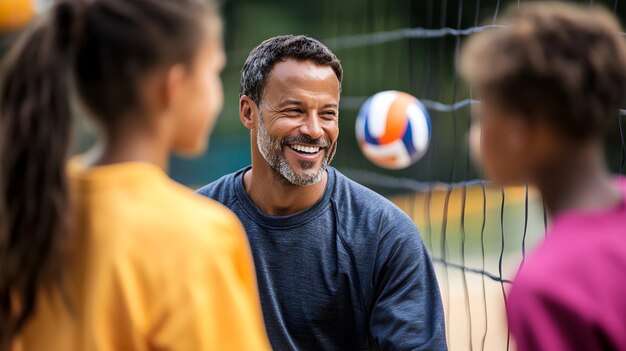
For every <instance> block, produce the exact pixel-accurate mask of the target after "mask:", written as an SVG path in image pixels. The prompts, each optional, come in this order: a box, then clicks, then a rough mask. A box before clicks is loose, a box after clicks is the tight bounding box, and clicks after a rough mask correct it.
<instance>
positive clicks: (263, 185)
mask: <svg viewBox="0 0 626 351" xmlns="http://www.w3.org/2000/svg"><path fill="white" fill-rule="evenodd" d="M264 166H266V168H268V169H263V170H261V169H259V168H261V167H264ZM257 167H258V168H257ZM243 181H244V187H245V189H246V192H247V193H248V196H249V197H250V199H251V200H252V202H253V203H254V204H255V205H256V207H257V208H259V209H260V210H261V212H263V213H265V214H267V215H270V216H289V215H292V214H295V213H298V212H301V211H304V210H306V209H307V208H309V207H311V206H313V205H314V204H315V203H316V202H317V201H319V199H321V198H322V196H323V195H324V191H325V189H326V183H327V182H328V172H325V173H324V176H323V177H322V180H320V181H319V182H317V183H316V184H313V185H308V186H296V185H292V184H289V183H287V182H286V180H284V179H282V177H281V176H280V175H277V174H275V173H274V171H273V170H271V169H270V168H269V165H267V164H263V165H260V166H255V165H254V163H253V165H252V168H251V169H250V170H248V171H247V172H246V173H245V174H244V176H243Z"/></svg>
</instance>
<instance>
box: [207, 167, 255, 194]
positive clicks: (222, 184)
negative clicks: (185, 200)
mask: <svg viewBox="0 0 626 351" xmlns="http://www.w3.org/2000/svg"><path fill="white" fill-rule="evenodd" d="M246 169H247V168H244V169H240V170H238V171H236V172H233V173H229V174H226V175H224V176H222V177H221V178H219V179H217V180H215V181H213V182H211V183H209V184H207V185H205V186H203V187H201V188H200V189H198V190H196V193H197V194H199V195H203V196H206V197H208V198H211V199H214V200H216V201H219V202H221V203H226V202H227V201H226V200H227V199H229V198H232V197H234V196H235V182H236V180H237V179H239V177H240V175H241V173H243V172H245V171H246Z"/></svg>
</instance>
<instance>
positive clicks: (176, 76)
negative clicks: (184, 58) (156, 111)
mask: <svg viewBox="0 0 626 351" xmlns="http://www.w3.org/2000/svg"><path fill="white" fill-rule="evenodd" d="M186 74H187V69H186V68H185V67H184V66H183V65H182V64H177V65H174V66H172V67H170V68H168V69H167V71H166V72H165V76H164V80H163V84H162V85H161V88H160V89H159V90H160V94H159V99H160V100H161V103H162V104H163V106H162V107H164V108H166V109H167V108H169V107H170V106H171V105H172V104H174V103H175V102H176V101H177V100H178V99H179V98H180V97H181V95H182V94H185V92H184V91H183V90H184V89H183V88H184V86H183V83H184V80H185V77H186Z"/></svg>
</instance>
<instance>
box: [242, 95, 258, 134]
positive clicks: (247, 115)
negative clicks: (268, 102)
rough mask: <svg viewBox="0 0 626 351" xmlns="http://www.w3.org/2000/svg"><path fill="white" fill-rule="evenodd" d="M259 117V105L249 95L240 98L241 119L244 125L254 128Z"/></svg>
mask: <svg viewBox="0 0 626 351" xmlns="http://www.w3.org/2000/svg"><path fill="white" fill-rule="evenodd" d="M258 117H259V107H258V106H257V104H256V103H255V102H254V101H253V100H252V99H250V98H249V97H248V96H246V95H243V96H242V97H241V98H240V99H239V119H240V120H241V123H243V125H244V126H245V127H246V128H248V129H250V130H252V129H254V128H256V125H257V121H256V120H257V118H258Z"/></svg>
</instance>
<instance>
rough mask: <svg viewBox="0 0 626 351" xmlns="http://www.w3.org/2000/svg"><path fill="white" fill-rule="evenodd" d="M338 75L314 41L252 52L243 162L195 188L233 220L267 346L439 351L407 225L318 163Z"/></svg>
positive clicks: (242, 106) (431, 297) (324, 158)
mask: <svg viewBox="0 0 626 351" xmlns="http://www.w3.org/2000/svg"><path fill="white" fill-rule="evenodd" d="M342 78H343V69H342V67H341V64H340V63H339V60H338V59H337V57H335V55H334V54H333V53H332V52H331V51H330V50H328V48H326V47H325V46H324V45H323V44H321V43H320V42H319V41H317V40H315V39H312V38H309V37H305V36H280V37H275V38H271V39H269V40H266V41H265V42H263V43H262V44H261V45H259V46H258V47H257V48H255V49H254V50H252V52H251V53H250V56H249V57H248V59H247V60H246V63H245V64H244V66H243V69H242V72H241V98H240V101H239V117H240V119H241V122H242V123H243V125H244V126H245V127H246V128H248V129H249V130H250V139H251V149H252V166H251V167H247V168H245V169H242V170H240V171H238V172H235V173H233V174H229V175H227V176H225V177H223V178H221V179H219V180H217V181H216V182H214V183H212V184H209V185H207V186H206V187H204V188H202V189H200V190H199V193H200V194H202V195H205V196H208V197H211V198H213V199H215V200H217V201H220V202H221V203H223V204H224V205H226V206H227V207H229V208H230V209H231V210H233V211H234V212H235V213H236V214H237V215H238V216H239V218H240V219H241V221H242V222H243V223H244V226H245V228H246V231H247V233H248V238H249V241H250V246H251V248H252V253H253V256H254V262H255V265H256V271H257V278H258V283H259V291H260V295H261V305H262V308H263V314H264V318H265V324H266V327H267V331H268V334H269V337H270V341H271V343H272V346H273V347H274V349H275V350H281V351H282V350H376V349H381V350H445V349H446V344H445V331H444V330H445V329H444V320H443V310H442V306H441V299H440V295H439V290H438V285H437V281H436V277H435V274H434V272H433V268H432V264H431V261H430V258H429V256H428V253H427V252H426V249H425V248H424V245H423V243H422V240H421V238H420V234H419V232H418V231H417V228H416V227H415V225H414V224H413V222H412V221H411V219H410V218H409V217H408V216H406V215H405V214H404V213H403V212H402V211H401V210H400V209H398V208H397V207H396V206H394V205H393V204H392V203H391V202H389V201H388V200H386V199H385V198H383V197H381V196H379V195H378V194H376V193H374V192H372V191H371V190H368V189H367V188H365V187H362V186H360V185H359V184H357V183H354V182H353V181H351V180H349V179H348V178H346V177H345V176H344V175H342V174H341V173H339V172H338V171H337V170H336V169H334V168H332V167H330V166H329V164H330V162H331V160H332V158H333V156H334V154H335V150H336V148H337V138H338V136H339V95H340V91H341V81H342Z"/></svg>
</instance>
